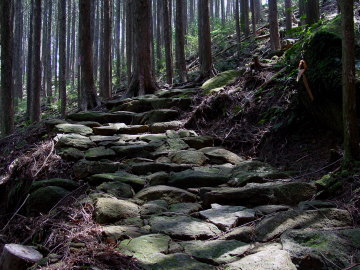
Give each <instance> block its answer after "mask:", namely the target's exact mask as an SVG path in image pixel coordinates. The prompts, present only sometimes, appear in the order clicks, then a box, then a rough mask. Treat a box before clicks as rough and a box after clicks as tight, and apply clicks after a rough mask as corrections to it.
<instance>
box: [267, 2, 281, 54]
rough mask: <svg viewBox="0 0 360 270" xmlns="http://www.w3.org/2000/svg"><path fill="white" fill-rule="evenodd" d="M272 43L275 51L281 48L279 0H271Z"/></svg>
mask: <svg viewBox="0 0 360 270" xmlns="http://www.w3.org/2000/svg"><path fill="white" fill-rule="evenodd" d="M269 24H270V44H271V49H272V50H273V51H277V50H280V47H281V46H280V34H279V22H278V10H277V0H269Z"/></svg>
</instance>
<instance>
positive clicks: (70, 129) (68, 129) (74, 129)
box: [55, 124, 93, 135]
mask: <svg viewBox="0 0 360 270" xmlns="http://www.w3.org/2000/svg"><path fill="white" fill-rule="evenodd" d="M55 131H56V132H61V133H76V134H80V135H90V134H92V133H93V130H92V129H91V128H90V127H87V126H84V125H79V124H59V125H56V126H55Z"/></svg>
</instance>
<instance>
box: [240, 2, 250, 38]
mask: <svg viewBox="0 0 360 270" xmlns="http://www.w3.org/2000/svg"><path fill="white" fill-rule="evenodd" d="M240 12H241V30H242V31H243V33H244V35H245V36H246V37H247V36H248V35H249V34H250V22H249V0H240Z"/></svg>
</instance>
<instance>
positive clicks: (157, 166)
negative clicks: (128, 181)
mask: <svg viewBox="0 0 360 270" xmlns="http://www.w3.org/2000/svg"><path fill="white" fill-rule="evenodd" d="M191 167H192V166H191V165H188V164H175V163H159V162H140V163H136V164H133V165H132V166H131V171H132V173H134V174H138V175H145V174H148V173H156V172H159V171H163V172H180V171H184V170H187V169H190V168H191Z"/></svg>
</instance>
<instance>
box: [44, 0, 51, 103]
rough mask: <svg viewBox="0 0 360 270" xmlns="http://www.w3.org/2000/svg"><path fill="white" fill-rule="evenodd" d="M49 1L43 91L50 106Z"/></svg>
mask: <svg viewBox="0 0 360 270" xmlns="http://www.w3.org/2000/svg"><path fill="white" fill-rule="evenodd" d="M48 1H49V10H48V16H49V17H48V23H47V33H46V42H45V49H44V51H45V60H44V61H45V63H44V76H45V78H44V81H45V85H44V91H45V92H46V96H47V103H48V104H50V103H51V101H52V80H51V77H52V76H51V28H52V25H51V24H52V0H48Z"/></svg>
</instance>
